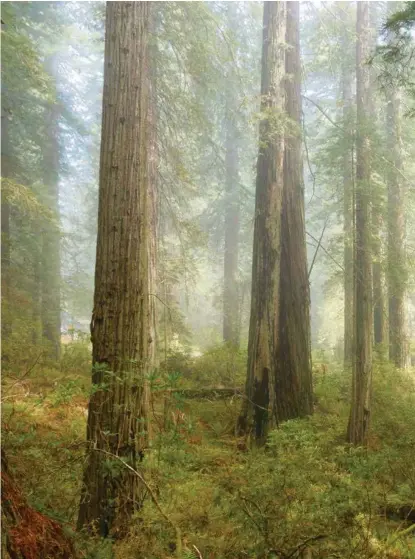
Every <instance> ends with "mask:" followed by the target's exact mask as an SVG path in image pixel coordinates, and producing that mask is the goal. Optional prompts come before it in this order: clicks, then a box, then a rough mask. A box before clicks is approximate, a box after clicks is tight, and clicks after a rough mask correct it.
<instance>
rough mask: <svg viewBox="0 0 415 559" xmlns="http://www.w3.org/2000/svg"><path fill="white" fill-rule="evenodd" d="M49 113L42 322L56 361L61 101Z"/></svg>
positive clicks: (58, 339) (45, 155) (51, 66)
mask: <svg viewBox="0 0 415 559" xmlns="http://www.w3.org/2000/svg"><path fill="white" fill-rule="evenodd" d="M54 63H55V60H54V57H51V58H49V59H48V60H47V62H46V67H47V70H48V72H49V74H50V75H51V77H52V79H54V78H55V71H54ZM45 113H46V114H45V142H44V145H43V172H44V184H45V189H46V191H45V193H44V204H45V205H46V206H47V207H48V208H49V210H51V212H52V216H53V220H50V221H47V222H46V221H45V223H44V225H43V228H42V233H41V266H40V282H41V283H40V286H41V287H40V289H41V322H42V335H43V338H44V340H45V341H46V342H47V344H48V354H49V356H50V357H51V358H52V359H53V360H55V361H58V360H59V357H60V346H61V308H60V307H61V298H60V288H61V276H60V229H59V106H58V104H57V103H53V104H50V105H49V106H48V107H47V108H46V111H45Z"/></svg>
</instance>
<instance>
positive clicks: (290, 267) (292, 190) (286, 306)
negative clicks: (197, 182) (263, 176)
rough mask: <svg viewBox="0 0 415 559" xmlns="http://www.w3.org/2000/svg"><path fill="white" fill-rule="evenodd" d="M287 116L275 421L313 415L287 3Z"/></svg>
mask: <svg viewBox="0 0 415 559" xmlns="http://www.w3.org/2000/svg"><path fill="white" fill-rule="evenodd" d="M286 43H287V51H286V55H285V72H286V79H285V95H286V99H285V111H286V115H287V117H288V118H289V119H290V126H289V127H287V133H286V140H285V154H284V192H283V201H282V217H281V264H280V295H279V322H278V329H279V335H278V340H277V352H276V356H275V360H276V362H275V367H276V373H275V375H276V377H275V382H276V385H275V398H276V403H277V405H276V414H277V419H278V421H283V420H286V419H291V418H293V417H301V416H304V415H307V414H310V413H312V411H313V388H312V377H311V340H310V288H309V283H308V269H307V250H306V240H305V216H304V185H303V154H302V137H301V118H302V103H301V61H300V4H299V2H287V30H286Z"/></svg>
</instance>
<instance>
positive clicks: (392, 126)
mask: <svg viewBox="0 0 415 559" xmlns="http://www.w3.org/2000/svg"><path fill="white" fill-rule="evenodd" d="M387 134H388V154H389V159H390V160H391V164H390V165H388V177H387V180H388V298H389V344H390V346H389V358H390V360H391V361H392V362H393V363H394V364H395V365H396V367H400V368H403V367H405V366H406V356H407V352H408V348H407V339H406V328H405V292H406V275H407V272H406V263H405V245H404V242H405V217H404V216H405V212H404V189H403V184H402V180H401V177H400V171H401V170H402V154H401V149H402V148H401V142H402V140H401V127H400V97H399V92H398V91H396V90H392V89H391V90H390V91H389V99H388V105H387Z"/></svg>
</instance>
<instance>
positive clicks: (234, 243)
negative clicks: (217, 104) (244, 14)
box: [223, 2, 240, 348]
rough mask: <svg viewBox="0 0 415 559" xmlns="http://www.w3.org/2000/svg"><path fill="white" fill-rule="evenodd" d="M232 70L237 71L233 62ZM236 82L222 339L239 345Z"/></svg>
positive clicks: (231, 104)
mask: <svg viewBox="0 0 415 559" xmlns="http://www.w3.org/2000/svg"><path fill="white" fill-rule="evenodd" d="M227 9H228V25H229V28H230V29H231V30H233V29H234V28H235V24H236V13H235V11H236V2H229V3H228V5H227ZM230 68H231V69H230V73H231V72H233V71H234V67H233V65H232V66H231V67H230ZM234 91H235V89H234V84H233V81H232V78H231V75H228V88H227V92H226V114H225V119H226V140H225V173H226V176H225V254H224V262H223V264H224V266H223V268H224V269H223V340H224V342H227V343H228V344H229V345H231V346H232V347H235V348H237V347H239V335H240V333H239V285H238V248H239V246H238V245H239V227H240V225H239V219H240V205H239V186H238V183H239V174H238V130H237V124H236V119H235V116H236V115H235V105H236V103H237V101H236V99H235V93H234Z"/></svg>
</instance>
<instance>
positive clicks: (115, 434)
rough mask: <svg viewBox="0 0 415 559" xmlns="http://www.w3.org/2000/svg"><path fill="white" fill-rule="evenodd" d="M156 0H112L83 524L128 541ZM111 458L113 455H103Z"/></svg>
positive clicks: (143, 392)
mask: <svg viewBox="0 0 415 559" xmlns="http://www.w3.org/2000/svg"><path fill="white" fill-rule="evenodd" d="M148 25H149V3H147V2H108V3H107V16H106V38H105V69H104V94H103V120H102V141H101V161H100V189H99V210H98V240H97V258H96V269H95V295H94V310H93V314H92V322H91V334H92V346H93V355H92V357H93V374H92V382H93V386H94V393H93V395H92V396H91V400H90V403H89V410H88V426H87V439H88V442H89V443H90V447H89V451H88V455H87V464H86V468H85V472H84V484H83V490H82V498H81V504H80V510H79V517H78V528H82V527H83V526H86V527H89V528H97V529H98V530H99V532H100V534H101V535H102V536H106V535H108V534H112V535H116V534H118V535H122V534H123V533H124V532H125V531H126V530H127V529H128V524H129V521H130V520H131V517H132V515H133V513H134V512H135V511H136V510H137V508H139V507H140V505H141V503H142V500H143V495H144V492H143V487H142V486H141V485H140V483H139V480H138V479H137V476H136V475H134V474H132V473H131V472H130V471H129V470H128V469H127V468H125V467H123V466H122V464H120V462H119V461H118V460H116V459H113V458H111V455H116V456H118V457H119V458H121V459H122V460H124V461H126V462H128V463H129V464H130V465H131V466H132V467H133V468H135V469H137V468H139V467H140V461H141V460H142V458H143V455H144V452H145V449H146V447H147V444H148V397H149V394H148V385H147V381H146V375H147V374H148V373H149V372H150V370H151V367H152V362H151V360H152V356H153V344H154V339H153V337H152V332H153V331H154V326H153V325H152V324H151V321H152V320H153V313H152V310H151V302H150V299H151V292H150V290H149V278H150V271H149V268H150V267H151V260H152V255H151V249H152V246H153V244H152V241H151V238H150V237H151V236H150V231H149V230H150V227H151V219H150V217H149V214H150V213H151V209H150V207H149V206H150V205H151V203H152V195H151V192H150V191H149V177H148V175H149V162H148V157H149V154H148V140H149V137H150V136H149V131H148V124H149V116H148V98H149V91H148V85H149V84H148ZM105 452H107V453H109V454H107V455H106V454H104V453H105Z"/></svg>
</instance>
